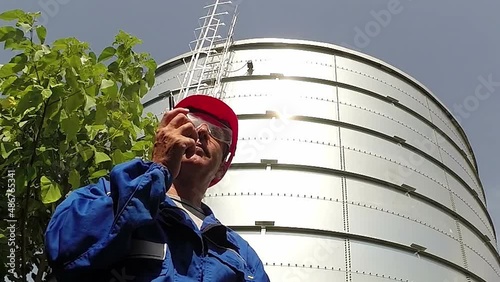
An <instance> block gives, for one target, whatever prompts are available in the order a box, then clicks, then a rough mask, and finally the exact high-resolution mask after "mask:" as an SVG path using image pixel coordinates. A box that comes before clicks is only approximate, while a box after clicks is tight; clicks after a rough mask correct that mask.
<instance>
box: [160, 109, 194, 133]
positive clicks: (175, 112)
mask: <svg viewBox="0 0 500 282" xmlns="http://www.w3.org/2000/svg"><path fill="white" fill-rule="evenodd" d="M187 113H189V109H186V108H177V109H173V110H171V111H168V112H166V113H165V114H164V115H163V117H162V119H161V121H160V126H159V127H160V128H162V127H165V126H167V125H168V124H169V123H170V122H171V121H172V120H173V119H174V118H175V117H177V116H178V115H179V114H183V115H187Z"/></svg>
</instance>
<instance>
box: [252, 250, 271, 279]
mask: <svg viewBox="0 0 500 282" xmlns="http://www.w3.org/2000/svg"><path fill="white" fill-rule="evenodd" d="M247 246H248V249H247V263H248V264H249V265H250V267H251V268H252V271H253V273H254V278H253V281H255V282H269V281H270V280H269V276H268V275H267V273H266V271H265V270H264V264H263V263H262V261H261V260H260V258H259V256H258V255H257V253H256V252H255V250H254V249H253V248H252V247H251V246H250V245H249V244H248V243H247Z"/></svg>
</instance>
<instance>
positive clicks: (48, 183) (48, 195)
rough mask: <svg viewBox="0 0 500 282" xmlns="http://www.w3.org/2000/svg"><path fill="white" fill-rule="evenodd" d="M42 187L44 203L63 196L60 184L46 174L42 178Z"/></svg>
mask: <svg viewBox="0 0 500 282" xmlns="http://www.w3.org/2000/svg"><path fill="white" fill-rule="evenodd" d="M40 187H41V190H42V193H41V196H42V203H44V204H50V203H54V202H57V200H59V199H60V198H61V189H60V185H59V184H57V183H55V182H53V181H52V180H50V179H49V178H47V177H46V176H42V177H41V178H40Z"/></svg>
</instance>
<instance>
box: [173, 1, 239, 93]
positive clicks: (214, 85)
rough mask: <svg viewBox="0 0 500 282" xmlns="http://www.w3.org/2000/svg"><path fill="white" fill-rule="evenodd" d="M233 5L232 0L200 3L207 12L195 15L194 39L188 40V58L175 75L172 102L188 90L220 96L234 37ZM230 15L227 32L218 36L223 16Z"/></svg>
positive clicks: (188, 91)
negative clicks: (176, 84)
mask: <svg viewBox="0 0 500 282" xmlns="http://www.w3.org/2000/svg"><path fill="white" fill-rule="evenodd" d="M237 8H238V6H237V5H235V4H233V2H232V1H223V0H214V1H213V3H211V4H208V5H206V6H205V7H204V9H205V10H206V11H207V14H206V15H205V16H203V17H201V18H200V19H199V21H200V27H199V28H197V29H195V34H196V35H197V39H196V40H194V41H192V42H190V44H189V46H190V49H191V52H192V56H191V58H190V60H189V62H185V64H186V65H187V68H186V71H185V72H184V73H180V74H179V76H178V79H179V82H180V84H181V88H180V92H179V95H178V96H177V98H176V99H175V103H177V102H178V101H180V100H182V99H184V98H185V97H187V96H188V95H189V93H196V94H204V95H209V96H212V97H216V98H219V99H221V98H223V96H224V91H223V85H222V83H221V80H222V78H224V77H225V76H227V72H228V67H229V61H230V59H231V52H230V50H229V49H230V47H231V45H232V44H233V41H234V39H233V35H234V27H235V26H236V21H237V17H238V15H237ZM230 16H232V20H231V24H230V25H229V27H228V29H227V35H226V36H221V35H220V34H221V33H222V31H223V29H224V28H225V27H226V24H225V22H224V18H225V17H230ZM181 77H182V78H181Z"/></svg>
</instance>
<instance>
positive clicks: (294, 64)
mask: <svg viewBox="0 0 500 282" xmlns="http://www.w3.org/2000/svg"><path fill="white" fill-rule="evenodd" d="M189 59H190V54H189V53H186V54H184V55H182V56H179V57H177V58H174V59H172V60H170V61H168V62H166V63H164V64H162V65H161V66H160V67H159V68H158V72H157V82H156V85H155V87H154V88H153V89H152V90H151V91H150V93H148V95H147V96H146V97H145V98H144V100H143V102H144V105H145V111H150V112H153V113H155V114H157V115H160V113H161V112H162V111H163V110H164V109H165V108H167V107H168V105H169V99H168V96H169V95H174V96H175V95H176V94H178V92H179V88H180V81H182V77H183V76H182V72H183V71H185V70H186V62H188V61H189ZM249 61H251V62H252V63H251V64H249ZM252 66H253V67H252ZM222 83H223V100H224V101H225V102H226V103H228V104H229V105H230V106H231V107H232V108H233V109H234V111H235V112H236V113H237V114H238V117H239V123H240V132H239V141H238V150H237V151H236V157H235V158H234V160H233V165H232V166H231V168H230V170H229V171H228V173H227V174H226V176H225V178H224V179H223V180H222V181H221V182H220V183H219V184H217V185H216V186H214V187H213V188H211V189H209V190H208V191H207V194H206V197H205V199H204V201H205V202H206V203H207V204H208V205H209V206H210V207H211V208H212V209H213V210H214V212H215V214H216V216H217V217H218V218H219V219H220V220H221V221H222V222H223V223H224V224H226V225H228V226H229V227H231V228H233V229H234V230H236V231H238V232H239V233H240V234H241V235H242V236H243V237H244V238H246V239H247V240H248V241H249V243H250V244H251V245H252V246H253V247H254V249H256V251H257V252H258V254H259V255H260V257H261V259H262V261H263V262H264V264H265V267H266V270H267V271H268V273H269V275H270V277H271V279H272V281H325V282H326V281H328V282H330V281H353V282H358V281H363V282H366V281H368V282H371V281H373V282H375V281H377V282H379V281H380V282H382V281H419V282H429V281H450V282H451V281H464V282H465V281H475V282H479V281H488V282H493V281H500V263H499V262H500V259H499V255H498V252H497V250H496V245H497V244H496V236H495V231H494V227H493V224H492V220H491V218H490V215H489V214H488V212H487V209H486V199H485V195H484V191H483V187H482V185H481V181H480V179H479V177H478V171H477V164H476V161H475V158H474V153H473V152H472V149H471V146H470V144H469V142H468V140H467V137H466V136H465V133H464V131H463V130H462V128H461V127H460V126H459V125H458V123H457V122H456V120H455V119H454V118H453V116H452V115H451V113H450V111H448V110H447V109H446V107H445V106H444V105H443V104H442V103H441V102H440V101H439V100H438V99H437V98H436V96H434V95H433V94H432V93H431V92H430V91H429V90H428V89H427V88H425V86H423V85H422V84H420V83H419V82H418V81H416V80H415V79H413V78H411V77H410V76H408V75H407V74H405V73H403V72H402V71H400V70H398V69H396V68H394V67H392V66H390V65H388V64H387V63H384V62H382V61H380V60H377V59H375V58H373V57H370V56H367V55H364V54H361V53H358V52H355V51H351V50H348V49H345V48H342V47H338V46H335V45H330V44H324V43H317V42H309V41H298V40H284V39H255V40H244V41H238V42H235V43H234V45H233V46H232V47H231V56H230V63H229V70H228V71H227V72H226V73H225V78H223V80H222Z"/></svg>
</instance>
